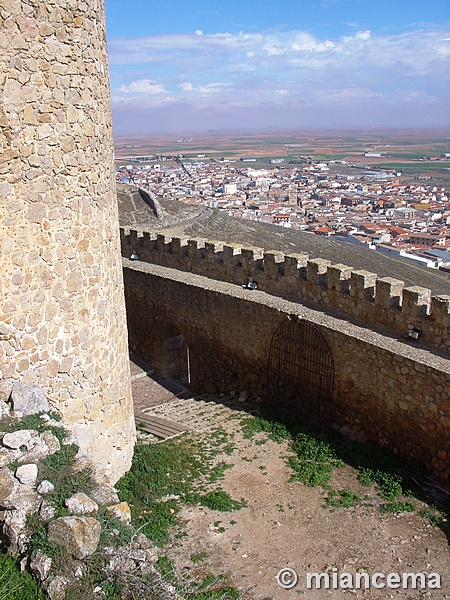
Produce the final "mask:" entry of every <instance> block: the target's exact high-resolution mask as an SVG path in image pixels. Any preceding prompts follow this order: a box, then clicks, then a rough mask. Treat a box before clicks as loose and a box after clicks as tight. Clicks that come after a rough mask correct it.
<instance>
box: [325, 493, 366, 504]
mask: <svg viewBox="0 0 450 600" xmlns="http://www.w3.org/2000/svg"><path fill="white" fill-rule="evenodd" d="M358 502H361V498H360V497H359V496H358V495H357V494H355V493H354V492H350V491H348V490H340V491H339V492H336V491H334V490H332V491H330V492H329V493H328V496H327V497H326V498H325V506H326V507H334V508H351V507H352V506H355V504H358Z"/></svg>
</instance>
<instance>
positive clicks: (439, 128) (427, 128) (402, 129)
mask: <svg viewBox="0 0 450 600" xmlns="http://www.w3.org/2000/svg"><path fill="white" fill-rule="evenodd" d="M422 131H423V132H436V133H439V134H444V135H445V133H448V136H447V137H448V139H449V140H450V125H448V126H447V125H417V124H415V125H413V126H406V125H405V126H399V127H383V126H379V127H378V126H365V127H364V126H360V127H356V126H349V127H343V126H337V125H336V126H334V125H331V126H329V127H323V126H320V127H319V126H304V127H277V126H265V127H228V128H216V129H196V130H194V129H189V130H181V129H180V130H173V131H170V130H160V131H158V130H153V131H144V130H140V131H138V132H128V133H119V132H116V131H114V132H113V133H114V137H115V138H116V137H141V136H142V137H148V136H151V135H163V136H164V135H175V134H176V133H177V132H179V133H180V134H183V135H206V134H220V133H227V134H231V133H233V132H235V133H246V134H250V133H255V134H257V133H271V132H279V133H291V134H292V133H299V134H301V133H302V132H305V133H307V132H316V133H322V134H324V135H326V134H327V133H330V134H332V133H357V132H359V133H374V134H375V133H383V134H385V135H388V134H391V135H394V134H403V133H404V134H407V133H409V134H413V133H414V132H422Z"/></svg>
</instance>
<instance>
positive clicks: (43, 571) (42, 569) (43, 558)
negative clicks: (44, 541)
mask: <svg viewBox="0 0 450 600" xmlns="http://www.w3.org/2000/svg"><path fill="white" fill-rule="evenodd" d="M30 568H31V570H32V571H34V572H35V573H36V574H37V576H38V577H39V579H40V580H41V581H44V579H47V577H48V574H49V573H50V569H51V568H52V559H51V558H50V557H49V556H47V555H46V554H44V553H43V552H41V551H40V550H36V552H33V554H32V555H31V559H30Z"/></svg>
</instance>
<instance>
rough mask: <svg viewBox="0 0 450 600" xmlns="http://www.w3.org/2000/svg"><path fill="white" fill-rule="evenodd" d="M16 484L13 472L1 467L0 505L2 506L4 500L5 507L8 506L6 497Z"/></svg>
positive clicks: (8, 496) (10, 493) (7, 497)
mask: <svg viewBox="0 0 450 600" xmlns="http://www.w3.org/2000/svg"><path fill="white" fill-rule="evenodd" d="M16 485H17V481H16V479H15V478H14V477H13V474H12V473H11V471H10V470H9V469H8V468H7V467H3V468H1V469H0V506H4V504H3V503H4V502H6V507H5V508H8V504H9V502H8V499H9V498H10V496H11V495H12V493H13V492H14V489H15V487H16Z"/></svg>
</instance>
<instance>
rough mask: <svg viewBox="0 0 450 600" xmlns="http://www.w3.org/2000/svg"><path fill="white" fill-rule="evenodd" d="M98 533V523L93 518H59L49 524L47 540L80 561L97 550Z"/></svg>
mask: <svg viewBox="0 0 450 600" xmlns="http://www.w3.org/2000/svg"><path fill="white" fill-rule="evenodd" d="M100 532H101V526H100V523H99V522H98V521H97V519H94V518H93V517H60V518H59V519H56V520H55V521H51V523H50V524H49V526H48V540H49V542H51V543H53V544H56V545H58V546H61V547H62V548H64V549H65V550H67V552H68V553H69V554H71V555H72V556H74V557H75V558H78V559H80V560H82V559H83V558H87V557H88V556H90V555H91V554H93V553H94V552H95V551H96V550H97V547H98V543H99V541H100Z"/></svg>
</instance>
